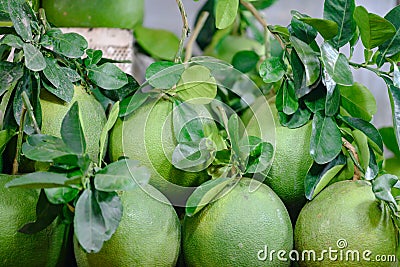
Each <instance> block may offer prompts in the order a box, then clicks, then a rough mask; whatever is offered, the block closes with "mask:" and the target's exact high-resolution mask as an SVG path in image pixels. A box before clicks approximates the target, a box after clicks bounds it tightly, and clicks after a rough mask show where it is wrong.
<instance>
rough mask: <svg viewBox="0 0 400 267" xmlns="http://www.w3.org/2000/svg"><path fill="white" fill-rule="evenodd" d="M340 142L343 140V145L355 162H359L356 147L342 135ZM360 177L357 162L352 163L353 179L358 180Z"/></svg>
mask: <svg viewBox="0 0 400 267" xmlns="http://www.w3.org/2000/svg"><path fill="white" fill-rule="evenodd" d="M342 142H343V146H344V147H345V148H347V149H348V150H349V151H350V153H351V154H352V155H353V157H354V159H355V160H356V161H357V162H360V160H359V158H358V154H357V151H356V148H355V147H354V146H353V145H352V144H350V142H349V141H347V140H346V139H345V138H344V137H342ZM360 178H361V172H360V169H359V168H358V167H357V164H355V165H354V175H353V181H357V180H360Z"/></svg>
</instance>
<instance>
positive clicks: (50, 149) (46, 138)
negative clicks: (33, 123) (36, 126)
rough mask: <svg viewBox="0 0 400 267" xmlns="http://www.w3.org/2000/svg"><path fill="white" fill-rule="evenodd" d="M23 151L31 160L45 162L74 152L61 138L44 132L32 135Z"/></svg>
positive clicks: (23, 146)
mask: <svg viewBox="0 0 400 267" xmlns="http://www.w3.org/2000/svg"><path fill="white" fill-rule="evenodd" d="M22 153H23V154H24V155H25V157H27V158H29V159H31V160H36V161H43V162H51V161H52V160H53V159H55V158H58V157H61V156H65V155H71V154H73V152H72V151H71V150H70V149H69V148H68V147H67V146H66V145H65V144H64V142H63V141H62V140H61V139H60V138H57V137H54V136H50V135H43V134H35V135H30V136H29V137H28V139H27V141H26V143H24V144H23V145H22Z"/></svg>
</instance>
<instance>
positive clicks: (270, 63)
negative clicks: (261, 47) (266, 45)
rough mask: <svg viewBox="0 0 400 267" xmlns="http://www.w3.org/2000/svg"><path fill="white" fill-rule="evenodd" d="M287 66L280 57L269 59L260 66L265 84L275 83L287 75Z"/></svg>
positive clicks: (260, 72)
mask: <svg viewBox="0 0 400 267" xmlns="http://www.w3.org/2000/svg"><path fill="white" fill-rule="evenodd" d="M285 72H286V70H285V65H284V64H283V63H282V60H281V59H280V58H278V57H269V58H267V59H266V60H265V61H264V62H263V63H261V65H260V69H259V74H260V76H261V78H262V79H263V81H264V82H265V83H274V82H277V81H279V80H280V79H282V77H283V75H285Z"/></svg>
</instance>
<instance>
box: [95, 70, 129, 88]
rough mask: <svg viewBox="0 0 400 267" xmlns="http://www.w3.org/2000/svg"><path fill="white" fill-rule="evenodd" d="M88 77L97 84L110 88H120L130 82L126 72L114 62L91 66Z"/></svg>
mask: <svg viewBox="0 0 400 267" xmlns="http://www.w3.org/2000/svg"><path fill="white" fill-rule="evenodd" d="M88 78H89V79H90V80H91V81H92V82H94V83H95V84H96V85H97V86H99V87H101V88H103V89H108V90H113V89H119V88H121V87H122V86H124V85H126V84H127V83H128V77H126V74H125V73H124V72H123V71H122V70H121V69H120V68H118V67H117V66H116V65H114V64H112V63H104V64H103V65H100V66H95V65H93V66H89V67H88Z"/></svg>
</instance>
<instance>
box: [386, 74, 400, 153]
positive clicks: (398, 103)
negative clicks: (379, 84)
mask: <svg viewBox="0 0 400 267" xmlns="http://www.w3.org/2000/svg"><path fill="white" fill-rule="evenodd" d="M383 79H384V80H385V82H386V85H387V86H388V91H389V98H390V104H391V107H392V118H393V127H394V130H395V134H396V140H397V145H398V146H399V148H400V89H399V88H398V87H396V86H394V85H393V82H392V81H391V80H390V79H389V78H385V77H384V78H383Z"/></svg>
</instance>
